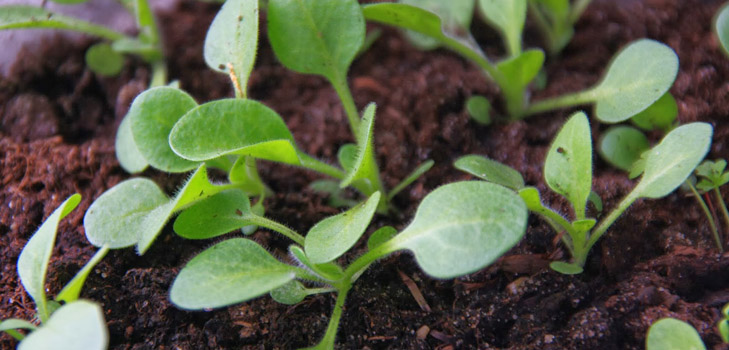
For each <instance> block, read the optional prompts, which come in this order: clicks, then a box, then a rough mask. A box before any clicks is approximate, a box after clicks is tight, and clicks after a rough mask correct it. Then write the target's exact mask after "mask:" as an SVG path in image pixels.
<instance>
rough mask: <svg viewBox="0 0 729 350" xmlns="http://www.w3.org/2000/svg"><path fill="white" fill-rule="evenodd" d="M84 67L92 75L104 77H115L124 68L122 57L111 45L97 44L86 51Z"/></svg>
mask: <svg viewBox="0 0 729 350" xmlns="http://www.w3.org/2000/svg"><path fill="white" fill-rule="evenodd" d="M85 60H86V65H87V66H88V67H89V68H90V69H91V70H92V71H94V73H96V74H99V75H103V76H105V77H110V76H115V75H117V74H119V72H121V70H122V67H124V56H122V55H121V54H120V53H118V52H116V51H114V49H112V48H111V45H109V44H107V43H99V44H95V45H93V46H91V47H90V48H89V49H88V50H86V57H85Z"/></svg>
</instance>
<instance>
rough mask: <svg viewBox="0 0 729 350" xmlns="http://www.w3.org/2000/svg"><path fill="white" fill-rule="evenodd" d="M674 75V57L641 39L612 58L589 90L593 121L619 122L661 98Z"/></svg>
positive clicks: (661, 47)
mask: <svg viewBox="0 0 729 350" xmlns="http://www.w3.org/2000/svg"><path fill="white" fill-rule="evenodd" d="M676 74H678V57H677V56H676V53H675V52H673V50H672V49H671V48H670V47H668V46H666V45H664V44H661V43H659V42H657V41H654V40H649V39H642V40H638V41H635V42H633V43H631V44H630V45H628V46H627V47H625V48H624V49H623V50H622V51H620V53H618V55H617V56H616V57H615V58H614V59H613V61H612V63H611V64H610V67H609V68H608V70H607V73H606V74H605V77H604V78H603V80H602V81H601V82H600V83H599V84H598V85H597V86H596V87H595V88H593V89H592V91H591V95H592V96H593V98H594V101H595V102H596V105H595V114H596V116H597V119H599V120H600V121H602V122H605V123H619V122H621V121H623V120H627V119H629V118H630V117H632V116H634V115H636V114H638V113H639V112H641V111H643V110H645V109H646V108H648V107H649V106H650V105H652V104H653V103H654V102H656V101H657V100H658V99H659V98H661V96H663V95H664V94H665V93H666V92H667V91H668V89H669V88H671V85H673V82H674V80H676Z"/></svg>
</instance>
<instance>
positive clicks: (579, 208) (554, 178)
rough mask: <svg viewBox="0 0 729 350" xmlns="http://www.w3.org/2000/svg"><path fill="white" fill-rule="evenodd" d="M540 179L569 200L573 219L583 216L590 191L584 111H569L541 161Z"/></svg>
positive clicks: (589, 150) (589, 143)
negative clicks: (565, 121)
mask: <svg viewBox="0 0 729 350" xmlns="http://www.w3.org/2000/svg"><path fill="white" fill-rule="evenodd" d="M544 179H545V180H546V181H547V185H548V186H549V188H551V189H552V190H553V191H554V192H557V193H559V194H561V195H562V196H564V197H565V198H567V200H569V201H570V203H572V207H573V208H574V210H575V215H576V217H577V219H582V218H584V215H585V207H586V206H587V197H588V196H590V191H591V190H592V139H591V138H590V123H589V122H588V121H587V116H586V115H585V113H582V112H577V113H575V114H573V115H572V117H570V119H569V120H568V121H567V123H565V124H564V126H563V127H562V130H560V131H559V133H558V134H557V137H556V138H555V139H554V142H553V143H552V146H551V147H550V148H549V151H548V152H547V159H546V160H545V161H544Z"/></svg>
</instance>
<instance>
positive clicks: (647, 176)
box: [455, 112, 712, 274]
mask: <svg viewBox="0 0 729 350" xmlns="http://www.w3.org/2000/svg"><path fill="white" fill-rule="evenodd" d="M711 135H712V127H711V126H710V125H709V124H706V123H691V124H687V125H683V126H680V127H678V128H676V129H674V130H673V131H671V132H670V133H669V134H668V135H666V137H664V138H663V140H662V141H661V142H660V143H659V144H658V145H656V146H655V147H653V148H652V149H650V150H649V151H647V152H646V153H645V166H644V171H643V177H642V178H641V180H640V182H639V183H638V184H637V185H636V186H635V188H633V190H632V191H631V192H630V193H628V195H627V196H625V198H624V199H623V200H622V201H621V202H620V203H619V204H618V206H617V207H616V208H615V209H613V211H612V212H610V214H608V215H607V216H606V217H605V218H604V219H603V220H602V221H601V222H600V223H599V225H597V220H595V219H594V218H589V217H587V215H586V213H587V203H588V201H593V202H594V203H595V202H596V201H595V200H593V199H592V198H595V197H596V195H595V194H594V192H593V191H592V140H591V136H590V126H589V123H588V121H587V116H586V115H585V114H584V113H582V112H578V113H575V114H574V115H573V116H572V117H571V118H570V119H569V120H568V121H567V123H565V125H564V126H563V127H562V130H560V132H559V133H558V134H557V136H556V137H555V139H554V142H553V143H552V146H551V147H550V149H549V151H548V152H547V156H546V160H545V164H544V178H545V180H546V183H547V186H548V187H549V188H550V189H552V191H554V192H557V193H558V194H560V195H561V196H563V197H564V198H565V199H567V200H568V201H569V203H570V204H571V205H572V221H570V220H569V219H568V218H566V217H565V216H563V215H562V214H560V213H559V212H557V211H555V210H554V209H551V208H549V207H547V206H545V205H544V204H543V203H542V201H541V198H540V195H539V191H538V190H537V189H536V188H534V187H524V185H523V180H522V179H521V175H519V174H518V172H516V171H515V170H513V169H511V168H509V167H507V166H505V165H503V164H498V163H496V162H494V161H491V160H486V159H485V158H479V157H477V156H467V157H466V158H461V159H459V160H457V161H456V163H455V166H456V168H458V169H460V170H463V171H466V172H468V173H471V174H473V175H475V176H477V177H480V178H482V179H484V180H486V181H490V182H496V183H499V184H502V185H505V186H507V187H509V188H512V189H514V190H516V191H518V192H519V195H520V196H521V197H522V199H524V202H525V203H526V205H527V208H529V210H530V211H532V212H534V213H535V214H537V215H539V216H540V217H542V218H543V219H544V220H546V222H547V223H549V225H550V226H552V227H553V228H554V229H555V231H557V232H558V233H560V235H561V238H562V242H563V243H564V245H565V246H566V247H567V250H568V251H569V252H570V254H571V255H572V261H571V262H570V263H566V262H553V263H552V264H551V265H550V266H551V267H552V269H554V270H556V271H558V272H561V273H566V274H576V273H581V272H582V270H583V267H584V265H585V262H586V260H587V254H588V253H589V251H590V249H591V248H592V247H593V246H594V245H595V243H596V242H597V241H598V240H599V239H600V237H602V235H604V234H605V232H606V231H607V229H608V228H610V226H611V225H612V224H613V223H614V222H615V220H616V219H617V218H618V217H619V216H620V215H621V214H622V213H623V212H624V211H625V210H627V209H628V207H630V205H631V204H632V203H633V202H635V201H636V200H638V199H640V198H661V197H664V196H666V195H668V194H669V193H671V192H673V190H675V189H676V188H677V187H678V186H680V185H681V184H682V183H683V182H684V181H685V180H686V178H688V176H689V175H690V174H691V172H692V171H693V169H695V168H696V165H698V163H699V162H700V161H701V160H702V159H703V158H704V156H705V155H706V152H708V150H709V145H710V144H711ZM495 164H498V165H495ZM565 233H566V234H565Z"/></svg>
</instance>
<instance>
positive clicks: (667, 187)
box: [632, 123, 713, 198]
mask: <svg viewBox="0 0 729 350" xmlns="http://www.w3.org/2000/svg"><path fill="white" fill-rule="evenodd" d="M712 132H713V129H712V127H711V125H709V124H706V123H691V124H686V125H682V126H679V127H678V128H676V129H673V131H671V132H670V133H668V135H666V137H664V138H663V140H662V141H661V142H660V143H659V144H658V145H656V146H655V147H653V148H652V149H651V150H650V151H648V156H647V159H646V163H645V172H644V173H643V177H642V178H641V180H640V183H638V185H637V186H636V187H635V188H634V189H633V192H632V193H633V194H635V195H637V196H638V197H647V198H660V197H663V196H665V195H667V194H669V193H671V192H673V190H675V189H676V188H677V187H678V186H680V185H681V184H682V183H683V182H684V181H685V180H686V178H688V176H689V175H691V172H693V171H694V169H696V166H697V165H699V162H701V160H702V159H704V156H705V155H706V152H708V151H709V146H710V145H711V135H712Z"/></svg>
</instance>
